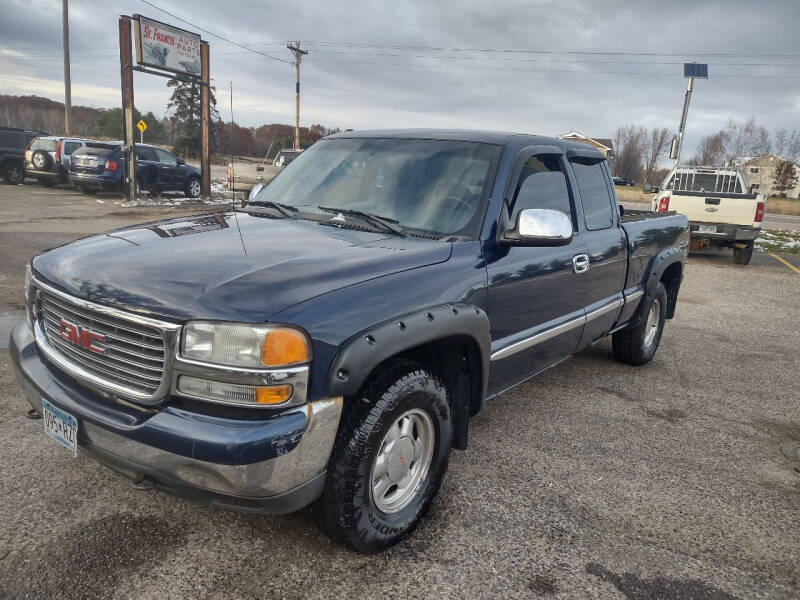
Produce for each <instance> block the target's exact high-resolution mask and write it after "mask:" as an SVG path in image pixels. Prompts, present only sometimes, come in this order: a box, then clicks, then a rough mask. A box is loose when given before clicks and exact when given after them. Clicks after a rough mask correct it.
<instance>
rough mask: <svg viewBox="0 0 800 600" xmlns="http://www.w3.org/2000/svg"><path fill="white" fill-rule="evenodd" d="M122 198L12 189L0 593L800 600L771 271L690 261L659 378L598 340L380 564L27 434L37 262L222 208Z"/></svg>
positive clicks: (473, 453) (789, 279) (0, 421)
mask: <svg viewBox="0 0 800 600" xmlns="http://www.w3.org/2000/svg"><path fill="white" fill-rule="evenodd" d="M96 199H99V200H104V203H103V204H100V203H98V202H97V201H96ZM114 200H116V198H114V197H111V196H109V197H103V196H97V197H92V198H89V197H85V196H80V195H77V194H73V193H70V192H69V191H68V190H65V189H58V188H57V189H46V188H42V187H39V186H36V185H25V186H16V187H10V186H0V335H2V340H0V342H2V343H0V472H2V483H1V484H0V502H1V503H2V506H3V509H2V514H3V517H2V519H0V597H9V598H26V597H27V598H51V597H65V596H72V597H80V598H107V597H114V598H131V597H136V598H140V597H141V598H159V599H161V598H197V597H203V598H238V597H243V598H251V597H252V598H317V597H330V598H334V597H337V598H338V597H355V598H362V597H370V598H372V597H377V596H382V597H404V598H425V597H433V596H435V597H452V598H465V597H470V598H473V597H504V598H510V597H523V598H532V597H534V598H535V597H546V598H626V599H638V598H671V599H684V598H686V599H688V598H692V599H697V598H714V599H729V598H741V599H744V598H797V597H798V595H800V582H799V581H798V579H799V578H800V403H799V402H798V399H799V398H798V396H799V395H800V394H798V384H797V371H798V358H797V353H798V348H800V325H799V324H798V315H800V293H799V292H800V274H797V273H795V272H793V271H792V270H791V269H789V268H788V267H787V266H786V265H784V264H782V263H780V262H779V261H777V260H775V259H774V258H773V257H771V256H769V255H767V254H762V253H757V254H756V255H755V257H754V259H753V263H752V264H751V265H750V266H748V267H737V266H734V265H733V264H732V262H731V259H730V254H729V253H728V252H720V253H717V252H710V253H706V254H702V255H693V256H691V257H690V260H689V263H688V268H687V274H686V279H685V281H684V284H683V289H682V291H681V295H680V298H679V302H678V310H677V314H676V318H675V320H674V321H672V322H669V323H668V325H667V328H666V331H665V334H664V337H663V340H662V343H661V348H660V350H659V352H658V354H657V356H656V359H655V360H654V361H653V363H651V364H650V365H648V366H645V367H642V368H633V367H629V366H625V365H621V364H618V363H615V362H614V361H613V360H612V358H611V348H610V343H608V342H602V343H600V344H598V345H596V346H594V347H592V348H590V349H589V350H587V351H585V352H582V353H581V354H579V355H577V356H576V357H574V358H573V359H571V360H569V361H566V362H565V363H562V364H561V365H560V366H558V367H556V368H554V369H552V370H550V371H549V372H547V373H545V374H544V375H543V376H542V377H539V378H537V379H536V380H534V381H532V382H530V383H527V384H524V385H522V386H520V387H518V388H516V389H515V390H513V391H511V392H509V393H507V394H505V395H504V396H502V397H500V398H498V399H496V400H495V401H493V402H491V403H490V404H489V405H488V406H487V407H486V410H485V411H484V412H483V413H481V415H479V416H478V417H477V418H476V419H474V420H473V421H472V427H471V432H470V447H469V449H468V450H467V451H466V452H454V454H453V456H452V459H451V461H450V469H449V473H448V475H447V477H446V479H445V483H444V485H443V489H442V493H441V495H440V497H439V499H438V501H437V502H436V503H435V505H434V509H433V511H432V514H431V515H430V517H429V518H428V519H426V520H425V521H424V522H423V524H422V526H421V528H420V529H419V530H418V531H417V532H416V534H415V535H414V536H413V537H412V538H411V539H410V540H408V541H407V542H405V543H403V544H401V545H400V546H398V547H396V548H394V549H392V550H390V551H388V552H386V553H384V554H381V555H378V556H369V557H367V556H360V555H357V554H354V553H352V552H350V551H348V550H346V549H344V548H342V547H340V546H337V545H335V544H333V543H332V542H330V541H329V540H328V539H327V538H325V537H324V536H322V535H321V534H320V533H319V532H318V531H317V529H316V528H315V525H314V522H313V515H312V513H311V509H306V510H304V511H301V512H299V513H297V514H294V515H289V516H282V517H257V516H249V515H242V514H237V513H233V512H224V511H220V510H215V509H210V508H208V507H205V506H201V505H196V504H192V503H189V502H186V501H182V500H178V499H175V498H172V497H170V496H166V495H163V494H159V493H157V492H140V491H136V490H134V488H133V487H132V485H131V483H130V482H128V481H127V480H125V479H123V478H121V477H119V476H117V475H115V474H113V473H111V472H110V471H108V470H106V469H105V468H104V467H101V466H99V465H97V464H95V463H94V462H92V461H91V460H89V459H88V458H86V457H81V456H79V457H78V458H77V459H73V458H71V457H70V456H69V455H68V454H67V453H66V452H64V450H63V449H62V448H61V447H60V446H58V445H57V444H55V443H54V442H52V441H51V440H49V439H48V438H46V437H45V436H44V433H43V432H42V422H41V421H31V420H28V419H26V418H25V411H26V410H27V404H26V403H25V402H24V400H23V398H22V394H21V393H20V391H19V389H18V387H17V385H16V383H15V381H14V377H13V373H12V370H11V366H10V364H9V356H8V351H7V349H5V348H4V346H6V345H7V343H6V337H7V330H8V326H9V325H10V323H11V322H12V321H16V320H18V319H20V318H21V310H20V309H21V302H22V275H23V269H24V265H25V263H26V262H27V260H28V259H29V258H30V257H31V256H32V255H33V254H35V253H38V252H40V251H42V250H43V249H45V248H48V247H52V246H54V245H57V244H61V243H64V242H67V241H69V240H72V239H75V238H77V237H81V236H84V235H87V234H90V233H94V232H98V231H103V230H106V229H111V228H114V227H120V226H124V225H127V224H133V223H137V222H142V221H146V220H153V219H157V218H162V217H170V216H176V215H180V214H188V213H196V212H201V211H205V210H208V207H207V206H203V205H202V204H198V203H192V204H183V205H180V206H166V207H149V208H128V209H125V208H122V207H120V206H118V205H115V204H113V201H114ZM784 258H785V259H786V260H787V261H789V262H790V263H791V264H794V265H795V266H798V267H800V261H799V260H798V257H797V256H785V257H784Z"/></svg>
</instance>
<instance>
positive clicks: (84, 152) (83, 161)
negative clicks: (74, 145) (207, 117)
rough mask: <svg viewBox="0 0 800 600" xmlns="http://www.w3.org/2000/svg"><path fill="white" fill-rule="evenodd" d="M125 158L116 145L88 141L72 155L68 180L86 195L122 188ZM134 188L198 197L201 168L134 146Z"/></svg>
mask: <svg viewBox="0 0 800 600" xmlns="http://www.w3.org/2000/svg"><path fill="white" fill-rule="evenodd" d="M124 173H125V157H124V156H123V153H122V145H121V144H120V143H119V142H90V143H87V144H86V146H84V147H83V148H79V149H77V150H76V151H75V152H74V153H73V154H72V160H71V161H70V168H69V180H70V182H71V183H72V185H73V186H74V187H75V188H76V189H78V190H80V191H82V192H83V193H85V194H94V193H96V192H98V191H117V190H121V189H122V181H123V177H124ZM136 183H137V188H139V189H142V190H146V191H149V192H184V193H185V194H186V195H187V196H189V197H190V198H198V197H199V196H200V169H198V168H196V167H192V166H191V165H187V164H186V163H185V162H184V160H183V159H182V158H178V157H177V156H175V155H174V154H171V153H169V152H167V151H166V150H163V149H162V148H159V147H158V146H149V145H147V144H136Z"/></svg>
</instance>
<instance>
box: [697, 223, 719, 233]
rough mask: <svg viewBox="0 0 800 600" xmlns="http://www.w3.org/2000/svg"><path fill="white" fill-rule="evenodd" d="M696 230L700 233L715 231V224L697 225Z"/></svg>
mask: <svg viewBox="0 0 800 600" xmlns="http://www.w3.org/2000/svg"><path fill="white" fill-rule="evenodd" d="M697 231H699V232H700V233H717V226H716V225H698V226H697Z"/></svg>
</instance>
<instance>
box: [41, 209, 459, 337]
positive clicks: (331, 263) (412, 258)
mask: <svg viewBox="0 0 800 600" xmlns="http://www.w3.org/2000/svg"><path fill="white" fill-rule="evenodd" d="M450 252H451V245H450V244H449V243H447V242H440V241H434V240H426V239H419V238H412V237H407V238H403V237H399V236H387V235H386V234H384V233H374V232H369V231H358V230H353V229H345V228H338V227H335V226H331V225H326V224H321V223H316V222H313V221H303V220H291V219H284V218H280V219H278V218H273V217H267V216H262V215H254V214H248V213H243V212H237V213H233V212H228V213H219V214H213V215H201V216H196V217H189V218H183V219H173V220H169V221H160V222H156V223H150V224H145V225H137V226H135V227H130V228H126V229H120V230H116V231H112V232H109V233H105V234H100V235H94V236H91V237H88V238H84V239H82V240H78V241H76V242H72V243H70V244H67V245H65V246H61V247H59V248H56V249H53V250H50V251H49V252H46V253H44V254H42V255H40V256H38V257H36V258H35V259H34V261H33V269H34V272H35V274H36V276H37V277H38V278H40V279H43V280H44V281H45V282H48V283H51V284H53V285H55V286H56V287H57V288H60V289H61V290H63V291H65V292H67V293H70V294H73V295H75V296H78V297H80V298H84V299H86V300H90V301H93V302H97V303H98V304H104V305H108V306H114V307H117V308H121V309H125V310H129V311H133V312H136V313H139V314H144V315H149V316H155V317H159V316H160V317H166V318H168V319H173V320H185V319H197V318H201V319H224V320H232V321H247V322H262V321H266V320H268V319H269V317H270V316H271V315H273V314H275V313H277V312H280V311H281V310H284V309H286V308H288V307H290V306H292V305H294V304H297V303H298V302H302V301H304V300H308V299H310V298H314V297H316V296H319V295H320V294H325V293H327V292H330V291H333V290H336V289H339V288H342V287H346V286H350V285H354V284H357V283H360V282H363V281H367V280H369V279H374V278H376V277H382V276H384V275H391V274H392V273H398V272H400V271H406V270H409V269H414V268H418V267H423V266H426V265H431V264H435V263H439V262H444V261H446V260H447V259H448V258H449V256H450Z"/></svg>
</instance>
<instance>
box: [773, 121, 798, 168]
mask: <svg viewBox="0 0 800 600" xmlns="http://www.w3.org/2000/svg"><path fill="white" fill-rule="evenodd" d="M775 154H777V155H778V156H781V157H783V158H787V159H789V160H791V161H792V162H797V159H798V156H800V131H798V130H797V129H794V130H793V131H788V130H787V129H785V128H781V129H778V131H776V132H775Z"/></svg>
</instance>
